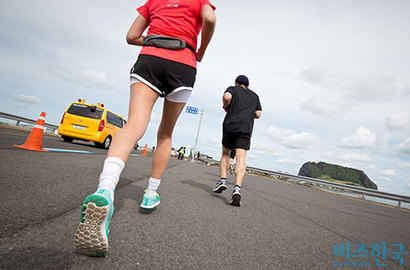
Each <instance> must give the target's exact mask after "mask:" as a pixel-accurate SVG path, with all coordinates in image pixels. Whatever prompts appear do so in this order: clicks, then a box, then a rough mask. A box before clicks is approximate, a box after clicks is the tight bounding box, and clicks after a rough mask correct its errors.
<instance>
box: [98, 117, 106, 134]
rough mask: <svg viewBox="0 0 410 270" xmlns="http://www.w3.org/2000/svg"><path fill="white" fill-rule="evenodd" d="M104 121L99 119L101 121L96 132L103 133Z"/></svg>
mask: <svg viewBox="0 0 410 270" xmlns="http://www.w3.org/2000/svg"><path fill="white" fill-rule="evenodd" d="M104 124H105V123H104V119H101V121H100V125H99V126H98V131H103V129H104Z"/></svg>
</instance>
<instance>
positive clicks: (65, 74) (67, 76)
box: [45, 65, 114, 89]
mask: <svg viewBox="0 0 410 270" xmlns="http://www.w3.org/2000/svg"><path fill="white" fill-rule="evenodd" d="M45 70H47V71H48V72H50V73H52V74H55V75H57V76H59V77H61V78H63V79H64V80H66V81H70V82H74V83H77V84H79V85H82V86H85V87H87V88H91V89H101V88H103V89H107V88H108V89H109V88H112V87H113V86H114V82H113V81H111V80H110V79H108V77H107V74H106V73H104V72H98V71H93V70H77V69H74V68H71V67H67V66H61V65H51V66H46V67H45Z"/></svg>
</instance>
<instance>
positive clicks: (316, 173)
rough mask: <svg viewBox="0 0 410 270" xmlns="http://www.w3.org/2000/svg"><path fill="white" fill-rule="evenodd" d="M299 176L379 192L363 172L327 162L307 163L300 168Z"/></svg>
mask: <svg viewBox="0 0 410 270" xmlns="http://www.w3.org/2000/svg"><path fill="white" fill-rule="evenodd" d="M299 175H300V176H306V177H312V178H318V179H322V180H328V181H337V182H342V183H345V184H351V185H358V186H362V187H366V188H371V189H376V190H377V185H376V184H375V183H374V182H372V180H370V179H369V177H367V175H366V174H365V173H364V172H363V171H361V170H358V169H353V168H348V167H343V166H340V165H334V164H329V163H325V162H319V163H316V162H306V163H305V164H303V166H302V167H301V168H300V170H299Z"/></svg>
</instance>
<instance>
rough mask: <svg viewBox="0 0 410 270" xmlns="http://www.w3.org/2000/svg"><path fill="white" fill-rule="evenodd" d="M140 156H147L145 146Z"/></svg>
mask: <svg viewBox="0 0 410 270" xmlns="http://www.w3.org/2000/svg"><path fill="white" fill-rule="evenodd" d="M141 156H144V157H146V156H147V145H145V147H144V150H142V154H141Z"/></svg>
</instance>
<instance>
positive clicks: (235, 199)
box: [230, 186, 241, 206]
mask: <svg viewBox="0 0 410 270" xmlns="http://www.w3.org/2000/svg"><path fill="white" fill-rule="evenodd" d="M230 205H233V206H241V188H240V187H239V186H235V187H234V188H233V191H232V199H231V203H230Z"/></svg>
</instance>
